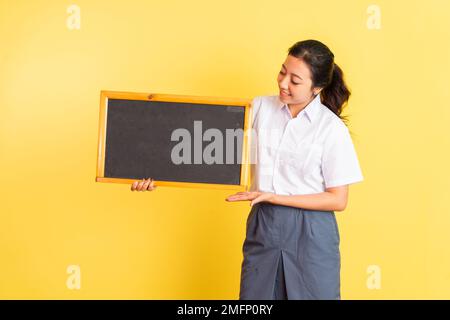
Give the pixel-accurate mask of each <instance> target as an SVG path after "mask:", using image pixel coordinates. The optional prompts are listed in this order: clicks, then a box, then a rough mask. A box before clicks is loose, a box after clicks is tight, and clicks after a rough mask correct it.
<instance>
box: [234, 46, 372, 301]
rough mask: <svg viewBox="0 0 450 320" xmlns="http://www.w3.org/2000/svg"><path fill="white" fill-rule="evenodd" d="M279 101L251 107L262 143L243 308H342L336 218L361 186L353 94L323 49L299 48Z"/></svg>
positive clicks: (258, 101) (281, 80) (250, 195)
mask: <svg viewBox="0 0 450 320" xmlns="http://www.w3.org/2000/svg"><path fill="white" fill-rule="evenodd" d="M278 86H279V89H280V93H279V95H276V96H262V97H256V98H255V99H254V100H253V103H252V108H253V129H254V131H255V132H256V137H257V152H256V160H257V161H256V165H254V166H253V170H254V174H252V176H253V177H254V180H253V181H252V186H251V189H250V190H251V191H250V192H239V193H237V194H234V195H231V196H229V197H228V198H227V201H244V200H247V201H251V205H252V209H251V211H250V213H249V216H248V219H247V231H246V239H245V241H244V245H243V254H244V260H243V263H242V271H241V287H240V299H340V251H339V241H340V240H339V231H338V227H337V223H336V218H335V215H334V211H342V210H344V209H345V207H346V205H347V198H348V185H349V184H352V183H356V182H359V181H362V180H363V176H362V173H361V170H360V166H359V162H358V158H357V155H356V152H355V149H354V146H353V143H352V140H351V137H350V134H349V131H348V129H347V127H346V125H345V124H344V122H343V121H342V119H341V117H340V114H341V111H342V107H343V105H344V104H345V103H346V102H347V100H348V98H349V96H350V92H349V90H348V88H347V87H346V85H345V82H344V79H343V73H342V70H341V69H340V68H339V67H338V66H337V65H336V64H335V63H334V55H333V53H332V52H331V51H330V49H329V48H328V47H327V46H326V45H324V44H323V43H321V42H319V41H315V40H306V41H301V42H297V43H295V44H294V45H293V46H292V47H291V48H290V49H289V54H288V56H287V58H286V60H285V61H284V63H283V64H282V66H281V70H280V72H279V75H278Z"/></svg>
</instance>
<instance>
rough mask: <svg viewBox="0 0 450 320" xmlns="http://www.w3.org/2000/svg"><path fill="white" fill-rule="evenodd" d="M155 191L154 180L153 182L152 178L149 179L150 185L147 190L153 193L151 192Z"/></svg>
mask: <svg viewBox="0 0 450 320" xmlns="http://www.w3.org/2000/svg"><path fill="white" fill-rule="evenodd" d="M155 189H156V186H155V180H153V178H150V184H149V186H148V190H149V191H153V190H155Z"/></svg>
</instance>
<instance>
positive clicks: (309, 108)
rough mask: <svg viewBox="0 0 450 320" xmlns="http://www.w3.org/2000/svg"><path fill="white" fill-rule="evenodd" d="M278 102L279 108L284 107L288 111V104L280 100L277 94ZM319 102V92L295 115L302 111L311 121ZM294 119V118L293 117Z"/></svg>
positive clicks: (317, 109)
mask: <svg viewBox="0 0 450 320" xmlns="http://www.w3.org/2000/svg"><path fill="white" fill-rule="evenodd" d="M278 104H279V107H280V109H283V108H284V109H286V111H288V112H289V108H288V105H287V104H286V103H283V102H281V100H280V99H279V96H278ZM320 104H321V98H320V93H319V94H318V95H317V96H316V97H315V98H314V99H313V100H312V101H311V102H310V103H309V104H308V105H307V106H306V107H305V108H304V109H303V110H302V111H300V113H299V114H298V115H297V117H298V116H299V115H300V114H301V113H302V112H304V113H306V115H307V117H308V119H309V121H310V122H312V121H313V120H314V118H315V116H316V114H317V112H318V111H319V106H320ZM294 119H295V118H294Z"/></svg>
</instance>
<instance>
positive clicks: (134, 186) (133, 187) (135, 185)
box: [131, 181, 139, 191]
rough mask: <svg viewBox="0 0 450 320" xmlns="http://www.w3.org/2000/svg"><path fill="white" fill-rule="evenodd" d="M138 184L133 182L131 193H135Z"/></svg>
mask: <svg viewBox="0 0 450 320" xmlns="http://www.w3.org/2000/svg"><path fill="white" fill-rule="evenodd" d="M138 183H139V182H138V181H135V182H133V184H132V185H131V191H135V190H136V187H137V185H138Z"/></svg>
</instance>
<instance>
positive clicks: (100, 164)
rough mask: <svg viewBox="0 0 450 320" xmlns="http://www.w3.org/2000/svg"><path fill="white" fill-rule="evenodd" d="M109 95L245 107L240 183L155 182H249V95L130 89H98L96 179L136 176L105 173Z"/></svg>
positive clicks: (245, 184) (193, 185)
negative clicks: (163, 92) (177, 92)
mask: <svg viewBox="0 0 450 320" xmlns="http://www.w3.org/2000/svg"><path fill="white" fill-rule="evenodd" d="M108 99H125V100H143V101H162V102H184V103H198V104H211V105H226V106H236V107H245V116H244V128H243V130H244V136H243V141H242V148H243V150H242V161H241V175H240V184H239V185H229V184H215V183H192V182H174V181H156V180H155V185H156V186H172V187H188V188H206V189H228V190H230V189H231V190H238V191H246V190H248V188H249V183H250V176H249V175H250V148H249V146H250V143H251V142H250V137H251V134H250V129H251V128H249V125H250V119H251V112H252V110H251V99H242V98H218V97H201V96H185V95H168V94H158V93H132V92H121V91H101V94H100V117H99V130H98V152H97V177H96V180H95V181H96V182H113V183H125V184H130V185H131V184H132V183H133V182H134V181H136V179H123V178H109V177H105V146H106V125H107V114H108Z"/></svg>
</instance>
